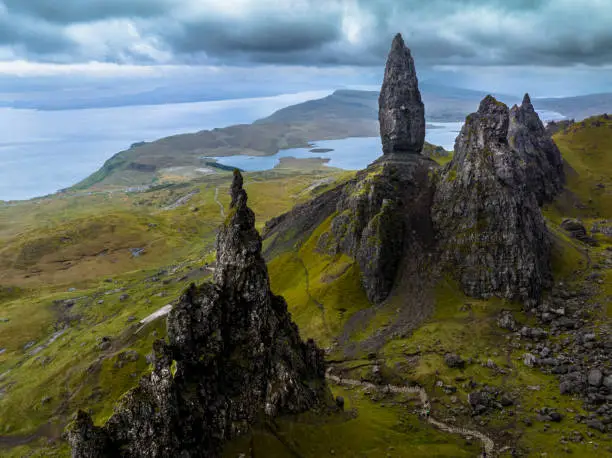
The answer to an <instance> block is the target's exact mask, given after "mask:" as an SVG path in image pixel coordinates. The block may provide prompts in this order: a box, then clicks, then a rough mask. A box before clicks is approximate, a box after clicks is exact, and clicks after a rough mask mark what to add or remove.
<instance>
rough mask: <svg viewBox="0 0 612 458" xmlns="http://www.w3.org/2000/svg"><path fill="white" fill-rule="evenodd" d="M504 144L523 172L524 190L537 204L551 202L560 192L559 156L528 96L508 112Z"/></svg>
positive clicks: (561, 186) (560, 163) (561, 162)
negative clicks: (514, 153)
mask: <svg viewBox="0 0 612 458" xmlns="http://www.w3.org/2000/svg"><path fill="white" fill-rule="evenodd" d="M508 142H509V144H510V146H511V147H512V148H513V149H514V150H516V152H517V153H518V155H519V163H520V165H521V166H522V167H524V169H525V177H526V180H527V183H526V184H527V187H528V188H529V189H530V190H532V191H533V192H534V193H535V195H536V198H537V200H538V203H539V204H540V205H542V204H543V203H544V202H551V201H552V200H553V199H554V198H555V196H556V195H557V194H558V193H559V191H560V190H561V189H562V188H563V183H564V182H565V175H564V173H563V159H562V158H561V153H560V152H559V149H558V148H557V145H555V142H553V140H552V138H551V137H550V134H549V133H548V132H547V130H546V128H545V127H544V124H542V121H541V120H540V117H539V116H538V114H537V113H536V111H535V109H534V108H533V105H532V104H531V99H530V98H529V94H525V98H524V99H523V103H522V104H521V105H520V106H517V105H514V106H513V107H512V109H511V110H510V126H509V128H508Z"/></svg>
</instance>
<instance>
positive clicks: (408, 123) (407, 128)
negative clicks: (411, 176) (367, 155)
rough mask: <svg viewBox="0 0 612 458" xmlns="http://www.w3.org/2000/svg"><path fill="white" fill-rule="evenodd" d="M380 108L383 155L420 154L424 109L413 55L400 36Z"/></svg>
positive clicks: (393, 48)
mask: <svg viewBox="0 0 612 458" xmlns="http://www.w3.org/2000/svg"><path fill="white" fill-rule="evenodd" d="M378 105H379V112H378V119H379V121H380V136H381V139H382V146H383V154H394V153H400V154H420V153H421V151H422V149H423V144H424V142H425V107H424V105H423V101H422V100H421V93H420V92H419V82H418V79H417V75H416V70H415V68H414V61H413V59H412V55H411V54H410V50H409V49H408V48H407V47H406V45H405V44H404V40H403V39H402V36H401V35H400V34H399V33H398V34H397V35H396V36H395V38H394V39H393V44H392V45H391V51H390V52H389V57H388V58H387V66H386V68H385V78H384V80H383V85H382V89H381V91H380V97H379V99H378Z"/></svg>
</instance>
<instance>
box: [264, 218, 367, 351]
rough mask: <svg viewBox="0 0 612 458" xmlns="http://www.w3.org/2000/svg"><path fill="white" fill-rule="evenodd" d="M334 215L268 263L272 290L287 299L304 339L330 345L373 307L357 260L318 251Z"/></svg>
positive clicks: (324, 345) (321, 344)
mask: <svg viewBox="0 0 612 458" xmlns="http://www.w3.org/2000/svg"><path fill="white" fill-rule="evenodd" d="M334 216H335V215H332V216H330V217H329V218H328V219H327V220H326V221H325V222H324V223H323V224H321V225H320V226H319V227H318V228H317V229H316V230H315V231H314V232H313V233H312V234H311V235H310V237H309V238H308V240H307V241H306V242H305V243H303V244H302V246H300V247H297V248H296V249H295V250H293V251H290V252H288V253H284V254H282V255H280V256H278V257H276V258H275V259H273V260H272V261H271V262H270V263H269V264H268V269H269V271H270V280H271V284H272V290H273V291H274V293H275V294H279V295H282V296H284V297H285V299H286V300H287V303H288V304H289V311H290V312H291V315H292V317H293V319H294V321H295V322H296V323H297V324H298V326H299V328H300V333H301V334H302V337H304V338H313V339H315V341H316V342H317V343H318V344H319V345H320V346H322V347H327V346H329V345H330V344H331V343H332V342H333V340H334V337H335V336H337V335H339V334H340V333H341V332H342V329H343V327H344V324H345V323H346V321H347V320H348V319H349V318H350V317H351V316H352V315H353V314H354V313H355V312H357V311H359V310H362V309H364V308H368V307H370V303H369V301H368V299H367V297H366V295H365V292H364V291H363V288H362V287H361V274H360V272H359V267H358V265H357V263H356V262H355V260H353V259H351V258H350V257H348V256H345V255H341V254H339V255H335V256H330V255H327V254H324V253H321V252H319V251H318V250H317V248H316V247H317V243H318V241H319V238H320V237H321V235H322V234H323V233H325V232H327V231H328V230H329V229H330V226H331V221H332V220H333V218H334Z"/></svg>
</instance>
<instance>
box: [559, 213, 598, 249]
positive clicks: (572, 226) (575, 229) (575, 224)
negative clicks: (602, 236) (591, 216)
mask: <svg viewBox="0 0 612 458" xmlns="http://www.w3.org/2000/svg"><path fill="white" fill-rule="evenodd" d="M561 228H562V229H564V230H565V231H566V232H568V233H569V235H570V236H571V237H573V238H575V239H576V240H579V241H580V242H583V243H586V244H587V245H592V246H597V245H598V243H597V240H595V239H593V238H592V237H589V236H588V235H587V231H586V228H585V227H584V225H583V224H582V222H581V221H580V220H577V219H574V218H566V219H564V220H563V221H562V222H561Z"/></svg>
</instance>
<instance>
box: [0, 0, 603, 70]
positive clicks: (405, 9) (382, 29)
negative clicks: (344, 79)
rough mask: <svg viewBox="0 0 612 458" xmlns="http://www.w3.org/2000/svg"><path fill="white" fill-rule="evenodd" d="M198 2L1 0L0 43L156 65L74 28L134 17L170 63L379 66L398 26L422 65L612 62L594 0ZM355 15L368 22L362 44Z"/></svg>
mask: <svg viewBox="0 0 612 458" xmlns="http://www.w3.org/2000/svg"><path fill="white" fill-rule="evenodd" d="M198 1H199V0H62V1H61V2H59V1H57V0H0V5H1V4H4V5H5V10H6V11H5V14H4V19H3V16H2V13H1V12H0V44H4V45H9V46H11V47H12V48H13V49H14V52H15V53H17V54H19V55H23V56H26V57H28V58H32V59H36V58H38V59H41V60H54V59H60V58H59V57H57V56H58V55H61V56H63V57H61V59H64V60H72V61H87V60H92V59H93V60H106V61H117V62H125V61H126V60H127V61H132V62H136V63H146V64H149V63H151V57H150V56H151V54H146V53H145V54H142V53H139V52H135V51H133V49H139V48H138V47H135V48H130V49H126V48H119V47H117V48H116V49H115V48H112V47H110V48H108V47H106V48H104V54H103V55H95V51H94V50H88V49H87V44H85V45H83V44H82V43H78V39H77V38H75V37H74V36H69V35H67V34H66V27H68V26H70V25H73V24H77V23H78V24H80V25H81V26H85V27H86V26H87V24H88V23H94V22H98V23H99V21H104V20H109V19H129V20H130V23H131V24H132V25H133V26H134V27H135V28H136V29H137V31H138V33H139V34H140V36H142V37H145V38H151V37H152V38H153V39H154V40H153V42H152V43H154V46H156V47H158V48H159V50H160V51H163V52H164V53H166V54H167V55H169V56H170V61H172V62H174V63H213V64H228V65H248V64H257V63H266V64H269V63H272V64H303V65H315V66H330V65H355V66H380V65H381V64H382V63H383V62H384V59H385V56H386V53H387V51H388V46H389V43H390V40H391V38H392V36H393V34H394V33H395V32H397V31H400V32H402V33H403V34H404V36H405V39H406V41H407V43H408V44H409V46H410V47H411V48H412V50H413V53H414V54H415V57H416V58H417V59H418V61H419V62H420V64H421V65H422V66H434V65H440V64H442V65H443V64H450V65H479V66H490V65H519V66H520V65H522V66H525V65H545V66H568V65H576V64H586V65H591V66H599V65H605V64H610V63H612V12H610V11H608V10H610V8H607V9H606V8H603V7H602V6H601V5H602V4H601V3H597V2H592V1H591V0H575V1H573V2H560V1H553V0H428V1H423V0H408V1H406V0H356V1H355V2H349V1H348V0H347V1H345V0H326V1H322V0H308V1H309V2H310V4H311V8H310V9H308V10H304V14H302V15H292V14H283V11H282V10H279V8H278V6H276V7H275V6H274V5H273V3H272V2H270V4H269V5H270V6H269V7H267V9H265V6H264V5H266V4H265V3H262V2H260V1H259V0H253V5H258V8H259V9H258V10H257V11H258V14H242V15H240V14H221V13H218V12H215V10H214V9H213V10H211V11H210V12H208V11H206V12H205V13H206V14H201V15H200V16H198V15H194V16H193V17H192V16H189V15H185V14H181V13H184V11H185V8H186V7H187V6H189V5H192V6H193V5H197V4H198ZM219 1H223V0H219ZM1 9H2V8H0V10H1ZM347 21H348V22H350V21H354V22H355V23H356V24H357V27H358V28H359V27H360V30H359V32H358V33H357V35H358V39H357V40H351V39H349V37H348V36H347V34H346V30H345V26H346V22H347ZM147 45H148V46H150V45H151V43H148V44H147ZM116 46H120V45H116ZM75 49H78V51H75ZM166 54H164V55H166ZM153 55H155V54H153Z"/></svg>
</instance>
